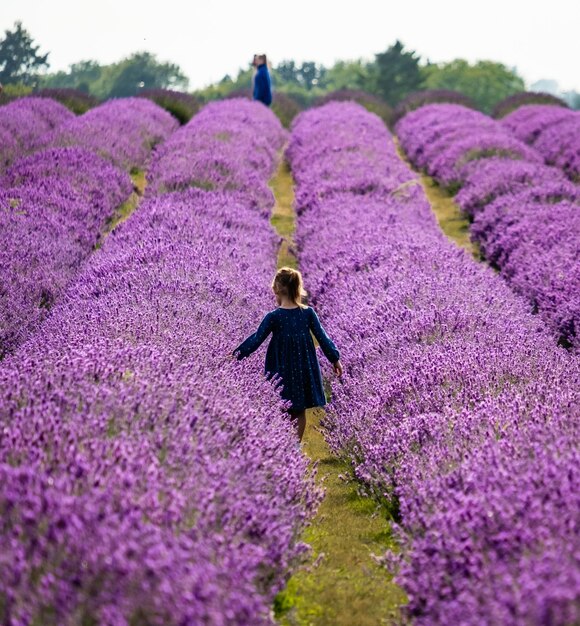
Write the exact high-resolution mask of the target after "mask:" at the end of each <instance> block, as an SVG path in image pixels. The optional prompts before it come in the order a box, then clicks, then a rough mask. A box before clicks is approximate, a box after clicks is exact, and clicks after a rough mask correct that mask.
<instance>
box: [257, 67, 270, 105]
mask: <svg viewBox="0 0 580 626" xmlns="http://www.w3.org/2000/svg"><path fill="white" fill-rule="evenodd" d="M254 100H259V101H260V102H263V103H264V104H265V105H266V106H270V105H271V104H272V84H271V82H270V73H269V72H268V67H267V65H266V64H265V63H262V65H258V71H257V73H256V78H255V79H254Z"/></svg>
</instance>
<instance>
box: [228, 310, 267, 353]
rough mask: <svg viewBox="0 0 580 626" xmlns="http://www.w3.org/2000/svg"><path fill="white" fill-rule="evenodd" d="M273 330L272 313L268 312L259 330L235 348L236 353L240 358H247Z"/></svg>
mask: <svg viewBox="0 0 580 626" xmlns="http://www.w3.org/2000/svg"><path fill="white" fill-rule="evenodd" d="M271 332H272V314H271V313H268V314H267V315H266V316H265V317H264V319H263V320H262V321H261V322H260V325H259V326H258V330H257V331H256V332H255V333H254V334H253V335H250V336H249V337H248V338H247V339H246V340H245V341H243V342H242V343H241V344H240V345H239V346H238V347H237V348H236V349H235V350H234V355H236V356H237V357H238V360H239V359H245V358H246V357H247V356H250V354H252V352H254V351H256V350H257V349H258V348H259V347H260V346H261V345H262V344H263V343H264V340H265V339H266V337H267V336H268V335H269V334H270V333H271Z"/></svg>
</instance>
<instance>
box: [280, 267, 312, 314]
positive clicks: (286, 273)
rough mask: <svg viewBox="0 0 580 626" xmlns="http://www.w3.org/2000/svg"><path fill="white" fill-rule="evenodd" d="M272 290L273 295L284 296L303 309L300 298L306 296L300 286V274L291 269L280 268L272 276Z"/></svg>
mask: <svg viewBox="0 0 580 626" xmlns="http://www.w3.org/2000/svg"><path fill="white" fill-rule="evenodd" d="M272 289H273V291H274V293H275V294H278V295H283V296H286V297H287V298H288V299H289V300H291V301H292V302H294V304H296V305H297V306H300V307H303V308H304V307H305V306H306V305H305V304H303V302H302V298H304V297H305V296H306V291H304V286H303V284H302V274H301V273H300V272H299V271H298V270H295V269H292V268H291V267H281V268H280V269H279V270H278V271H277V272H276V276H274V280H273V281H272Z"/></svg>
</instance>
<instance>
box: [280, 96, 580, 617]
mask: <svg viewBox="0 0 580 626" xmlns="http://www.w3.org/2000/svg"><path fill="white" fill-rule="evenodd" d="M289 155H290V158H291V163H292V168H293V173H294V175H295V178H296V181H297V185H298V189H297V198H298V203H299V204H298V209H299V210H300V216H299V221H298V243H299V250H300V263H301V266H302V269H303V271H304V273H305V276H306V280H307V284H308V287H309V289H310V291H311V293H312V294H313V301H314V303H315V304H316V306H317V307H318V308H319V309H320V311H321V314H322V315H323V317H324V319H325V320H327V326H328V330H329V332H330V334H331V335H332V336H333V337H335V338H336V342H337V344H338V345H340V346H341V351H342V354H343V357H344V365H345V369H346V374H345V376H344V378H343V380H342V381H341V383H340V384H333V386H332V404H331V407H330V408H329V411H328V413H327V417H326V435H327V439H328V441H329V444H330V445H331V447H332V448H333V449H334V450H335V451H336V452H337V453H339V454H341V455H343V456H344V457H345V458H346V459H348V460H349V461H350V462H351V463H352V466H353V469H354V472H355V474H356V476H357V477H358V478H359V479H360V480H362V481H363V482H364V484H366V485H367V487H368V489H369V491H371V492H373V493H374V494H375V496H376V497H377V498H379V499H380V500H381V501H383V502H384V501H385V500H386V501H387V502H388V503H389V505H390V507H391V509H392V510H393V514H394V516H395V518H396V519H398V520H399V523H400V525H399V527H398V528H399V537H400V539H401V553H400V554H399V555H387V556H385V558H384V562H385V563H387V564H388V565H389V566H390V567H393V568H395V569H396V570H398V578H397V580H398V582H399V583H400V584H401V585H402V586H403V587H404V589H405V590H406V592H407V594H408V597H409V603H408V606H407V608H406V612H407V614H408V616H409V617H410V618H411V619H412V620H413V621H414V623H416V624H425V625H427V624H457V625H473V626H475V625H477V626H481V625H483V624H489V625H499V624H501V625H512V624H514V625H516V624H517V625H524V624H526V625H530V624H548V623H549V624H559V625H562V626H563V625H566V624H571V623H575V622H576V621H577V620H578V619H579V618H580V613H579V612H578V606H579V605H578V589H579V582H580V564H579V562H578V556H577V555H578V549H579V547H580V544H579V541H578V537H579V534H578V530H579V529H578V518H577V512H578V507H579V505H580V496H579V494H580V472H579V471H578V467H580V454H579V451H578V447H577V443H576V442H577V441H578V435H579V434H580V433H579V432H578V431H579V428H578V426H579V423H580V420H579V419H578V418H579V415H578V406H579V403H578V399H579V398H578V380H579V373H580V372H579V368H578V362H577V360H575V359H574V357H573V356H572V355H571V354H570V353H568V352H566V351H565V350H563V349H561V348H558V347H557V346H556V345H555V344H554V343H553V341H552V340H551V336H550V334H549V333H548V332H547V331H546V328H545V326H544V324H543V322H542V321H541V320H540V319H539V318H538V317H537V316H533V315H531V314H530V313H529V312H528V310H527V308H528V307H527V305H526V303H525V301H523V300H522V299H520V297H518V296H517V295H515V294H514V293H513V291H511V290H510V289H509V288H508V287H507V285H505V283H504V282H503V281H501V280H500V279H499V278H498V277H497V276H496V275H494V273H493V271H492V270H491V269H489V268H488V267H486V266H484V265H479V264H477V263H475V262H474V261H473V260H472V259H471V258H470V257H469V256H468V255H467V254H466V253H464V252H463V251H460V250H459V249H457V248H456V247H455V246H454V245H453V244H452V243H451V242H449V241H448V240H447V239H446V238H445V237H444V236H443V235H442V233H441V232H440V230H439V228H438V226H437V224H436V222H435V220H434V218H433V215H432V214H431V211H430V208H429V204H428V202H427V199H426V197H425V195H424V193H423V191H422V190H421V187H420V186H419V185H418V180H417V178H416V177H415V175H414V174H413V173H412V172H411V171H410V170H408V169H407V168H406V167H405V166H404V165H403V163H402V162H401V161H400V159H399V158H398V157H397V154H396V151H395V147H394V144H393V141H392V139H391V137H390V136H389V134H388V132H387V130H386V129H385V128H384V127H383V126H382V124H381V123H380V121H379V120H378V119H377V118H375V117H374V116H372V115H370V114H369V113H367V112H365V111H364V110H362V109H361V108H360V107H357V106H355V105H338V104H332V105H327V106H325V107H322V108H320V109H317V110H312V111H309V112H306V113H303V114H301V116H300V117H299V118H297V121H296V123H295V126H294V129H293V135H292V140H291V145H290V149H289ZM365 165H366V167H365ZM313 171H317V172H326V177H325V180H324V188H323V189H325V190H330V189H332V193H323V194H322V195H320V194H319V193H318V191H317V187H316V182H315V179H314V177H313V175H312V172H313ZM341 181H342V182H341Z"/></svg>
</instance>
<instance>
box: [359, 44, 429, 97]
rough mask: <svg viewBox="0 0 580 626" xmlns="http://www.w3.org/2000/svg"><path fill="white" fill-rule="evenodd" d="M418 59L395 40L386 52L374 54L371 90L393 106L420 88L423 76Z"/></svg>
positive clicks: (412, 52)
mask: <svg viewBox="0 0 580 626" xmlns="http://www.w3.org/2000/svg"><path fill="white" fill-rule="evenodd" d="M419 60H420V58H419V57H418V56H416V54H415V52H414V51H405V49H404V46H403V44H402V43H401V42H400V41H399V40H397V41H396V42H395V43H394V44H393V45H392V46H391V47H390V48H388V49H387V50H386V52H381V53H380V54H377V55H376V56H375V63H374V67H373V74H374V76H373V77H372V79H371V80H372V83H373V84H374V89H372V91H373V92H375V93H377V94H378V95H380V96H382V98H383V99H384V100H386V101H387V102H388V103H389V104H390V105H391V106H395V105H396V104H397V103H398V102H400V101H401V100H402V99H403V98H404V97H405V96H407V95H408V94H409V93H411V92H412V91H417V90H418V89H421V86H422V83H423V76H422V74H421V68H420V67H419Z"/></svg>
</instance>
